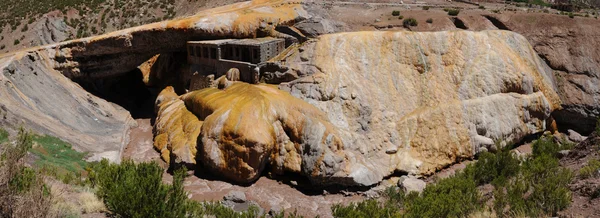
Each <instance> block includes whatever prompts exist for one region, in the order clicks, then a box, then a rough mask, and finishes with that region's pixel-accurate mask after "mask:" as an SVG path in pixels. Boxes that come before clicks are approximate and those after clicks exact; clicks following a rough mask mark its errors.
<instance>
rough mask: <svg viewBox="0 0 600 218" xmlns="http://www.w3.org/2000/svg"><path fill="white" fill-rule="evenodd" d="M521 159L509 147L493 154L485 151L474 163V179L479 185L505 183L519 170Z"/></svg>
mask: <svg viewBox="0 0 600 218" xmlns="http://www.w3.org/2000/svg"><path fill="white" fill-rule="evenodd" d="M519 164H520V160H519V159H518V158H517V157H516V156H515V155H514V154H513V153H512V152H511V151H510V150H508V149H503V150H502V151H500V152H498V153H496V154H492V153H489V152H483V153H482V154H480V155H479V160H478V161H477V162H476V163H475V164H473V179H474V180H475V183H477V185H483V184H487V183H490V182H491V183H492V184H494V185H502V184H504V183H505V182H506V181H507V180H508V178H510V177H513V176H515V175H517V173H518V172H519V167H520V166H519Z"/></svg>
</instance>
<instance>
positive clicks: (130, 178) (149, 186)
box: [89, 160, 188, 217]
mask: <svg viewBox="0 0 600 218" xmlns="http://www.w3.org/2000/svg"><path fill="white" fill-rule="evenodd" d="M92 169H94V171H91V172H90V173H89V179H90V181H91V182H92V184H94V185H97V186H98V192H97V195H98V196H99V197H100V198H101V199H103V201H104V203H105V205H106V207H107V208H108V209H109V210H110V211H111V212H113V213H115V214H116V215H118V216H121V217H183V216H184V215H185V214H186V211H185V209H186V208H187V207H188V205H187V204H186V203H187V202H186V199H187V198H186V195H185V192H184V191H183V188H182V182H183V176H184V174H185V172H182V171H178V172H177V173H176V174H175V176H174V177H173V185H172V186H171V185H165V184H163V183H162V173H163V169H162V168H161V167H160V166H158V164H156V163H154V162H153V163H140V164H139V165H138V164H135V163H134V162H133V161H131V160H125V161H123V163H121V164H111V163H108V161H107V160H102V161H101V162H100V163H99V164H97V165H94V166H92Z"/></svg>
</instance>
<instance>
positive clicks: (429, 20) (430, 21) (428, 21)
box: [425, 18, 433, 23]
mask: <svg viewBox="0 0 600 218" xmlns="http://www.w3.org/2000/svg"><path fill="white" fill-rule="evenodd" d="M425 22H427V23H433V19H431V18H429V19H427V20H426V21H425Z"/></svg>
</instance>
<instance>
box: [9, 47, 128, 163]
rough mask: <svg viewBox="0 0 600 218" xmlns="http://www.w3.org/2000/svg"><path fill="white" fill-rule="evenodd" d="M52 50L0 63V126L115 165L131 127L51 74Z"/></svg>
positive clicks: (119, 111) (119, 112) (117, 112)
mask: <svg viewBox="0 0 600 218" xmlns="http://www.w3.org/2000/svg"><path fill="white" fill-rule="evenodd" d="M53 53H54V51H52V50H40V51H38V52H23V53H19V54H17V55H13V56H9V57H5V58H0V115H2V116H0V126H2V127H3V128H5V129H6V128H7V127H13V128H16V127H19V126H23V127H25V128H28V129H33V130H35V131H36V132H38V133H41V134H49V135H53V136H58V137H60V138H61V139H62V140H65V141H67V142H69V143H71V144H73V145H74V149H76V150H78V151H85V152H89V153H90V157H89V159H88V160H90V161H97V160H101V159H102V158H108V159H109V160H111V161H115V162H118V161H120V159H121V151H122V150H123V149H124V146H125V145H126V144H127V142H128V131H129V128H130V127H131V126H133V125H135V122H134V121H133V119H132V118H131V116H130V115H129V113H128V112H127V111H125V110H124V109H123V108H121V107H119V106H117V105H115V104H112V103H109V102H107V101H105V100H103V99H100V98H98V97H96V96H94V95H92V94H90V93H88V92H86V91H85V90H84V89H83V88H81V86H79V85H78V84H76V83H74V82H72V81H71V80H69V79H68V78H66V77H64V76H63V75H62V74H61V73H60V72H58V71H56V70H53V69H52V66H51V63H49V62H48V61H47V60H48V56H50V55H52V54H53Z"/></svg>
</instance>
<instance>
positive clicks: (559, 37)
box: [490, 13, 600, 134]
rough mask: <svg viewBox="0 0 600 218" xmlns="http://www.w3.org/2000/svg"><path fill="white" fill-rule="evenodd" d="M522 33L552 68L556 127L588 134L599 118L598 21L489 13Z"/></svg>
mask: <svg viewBox="0 0 600 218" xmlns="http://www.w3.org/2000/svg"><path fill="white" fill-rule="evenodd" d="M490 17H493V18H495V19H496V20H497V21H496V22H500V23H501V24H502V25H503V26H505V28H507V29H510V30H512V31H515V32H518V33H520V34H522V35H523V36H525V38H527V39H528V40H529V42H530V43H531V45H532V46H533V48H534V49H535V51H536V52H537V53H538V54H539V56H540V57H542V58H543V59H544V60H545V62H546V63H547V64H548V65H549V66H550V67H551V68H552V69H553V70H554V76H555V77H556V85H557V92H558V94H559V95H560V98H561V100H562V107H563V108H564V109H563V110H557V111H556V112H554V114H553V116H554V117H555V118H556V121H557V122H558V124H559V128H561V129H563V131H566V130H567V129H573V130H576V131H578V132H581V133H584V134H589V133H590V132H591V131H593V129H594V126H595V125H596V119H597V118H598V117H600V46H599V45H600V37H599V36H600V24H598V21H597V20H596V19H592V18H583V17H577V18H575V19H571V18H569V17H567V16H556V15H549V14H529V13H527V14H525V13H519V14H509V13H507V14H502V15H490Z"/></svg>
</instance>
